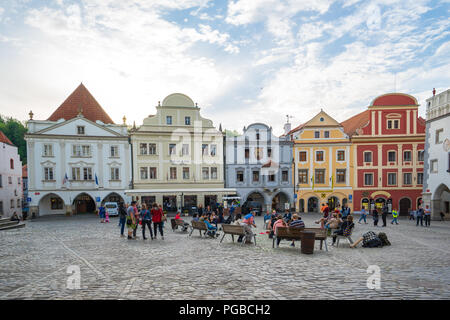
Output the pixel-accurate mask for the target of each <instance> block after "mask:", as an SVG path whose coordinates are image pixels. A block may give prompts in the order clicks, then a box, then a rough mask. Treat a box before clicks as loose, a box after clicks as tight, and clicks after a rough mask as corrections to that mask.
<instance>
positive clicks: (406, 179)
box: [403, 172, 412, 185]
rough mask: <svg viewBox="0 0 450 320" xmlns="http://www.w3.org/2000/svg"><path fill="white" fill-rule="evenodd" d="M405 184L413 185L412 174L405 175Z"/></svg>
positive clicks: (406, 173)
mask: <svg viewBox="0 0 450 320" xmlns="http://www.w3.org/2000/svg"><path fill="white" fill-rule="evenodd" d="M403 184H408V185H409V184H412V173H411V172H405V173H404V174H403Z"/></svg>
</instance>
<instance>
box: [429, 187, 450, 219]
mask: <svg viewBox="0 0 450 320" xmlns="http://www.w3.org/2000/svg"><path fill="white" fill-rule="evenodd" d="M440 212H443V213H444V214H449V213H450V189H449V188H448V186H447V185H445V184H443V183H442V184H440V185H439V187H437V188H436V191H435V192H434V193H433V198H432V200H431V214H432V215H433V217H434V218H436V219H440V218H441V217H440Z"/></svg>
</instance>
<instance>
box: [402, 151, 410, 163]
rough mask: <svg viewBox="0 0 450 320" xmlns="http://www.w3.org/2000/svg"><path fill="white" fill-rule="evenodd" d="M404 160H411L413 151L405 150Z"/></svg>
mask: <svg viewBox="0 0 450 320" xmlns="http://www.w3.org/2000/svg"><path fill="white" fill-rule="evenodd" d="M403 161H411V151H404V152H403Z"/></svg>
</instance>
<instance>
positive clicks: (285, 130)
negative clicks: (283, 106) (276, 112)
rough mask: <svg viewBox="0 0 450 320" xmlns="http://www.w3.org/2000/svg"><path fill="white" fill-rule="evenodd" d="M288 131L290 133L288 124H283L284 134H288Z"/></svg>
mask: <svg viewBox="0 0 450 320" xmlns="http://www.w3.org/2000/svg"><path fill="white" fill-rule="evenodd" d="M289 131H291V124H290V123H289V122H286V123H285V124H284V134H288V132H289Z"/></svg>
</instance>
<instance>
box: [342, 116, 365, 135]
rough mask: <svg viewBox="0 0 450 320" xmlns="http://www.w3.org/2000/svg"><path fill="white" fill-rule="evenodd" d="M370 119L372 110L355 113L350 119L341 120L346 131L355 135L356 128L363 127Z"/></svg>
mask: <svg viewBox="0 0 450 320" xmlns="http://www.w3.org/2000/svg"><path fill="white" fill-rule="evenodd" d="M369 120H370V111H369V110H365V111H363V112H361V113H358V114H357V115H354V116H353V117H351V118H350V119H347V120H345V121H343V122H341V125H342V126H343V127H344V132H345V133H346V134H348V135H349V136H351V135H353V134H354V133H355V131H356V129H358V128H361V127H362V126H363V125H365V124H366V123H367V122H368V121H369Z"/></svg>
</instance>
